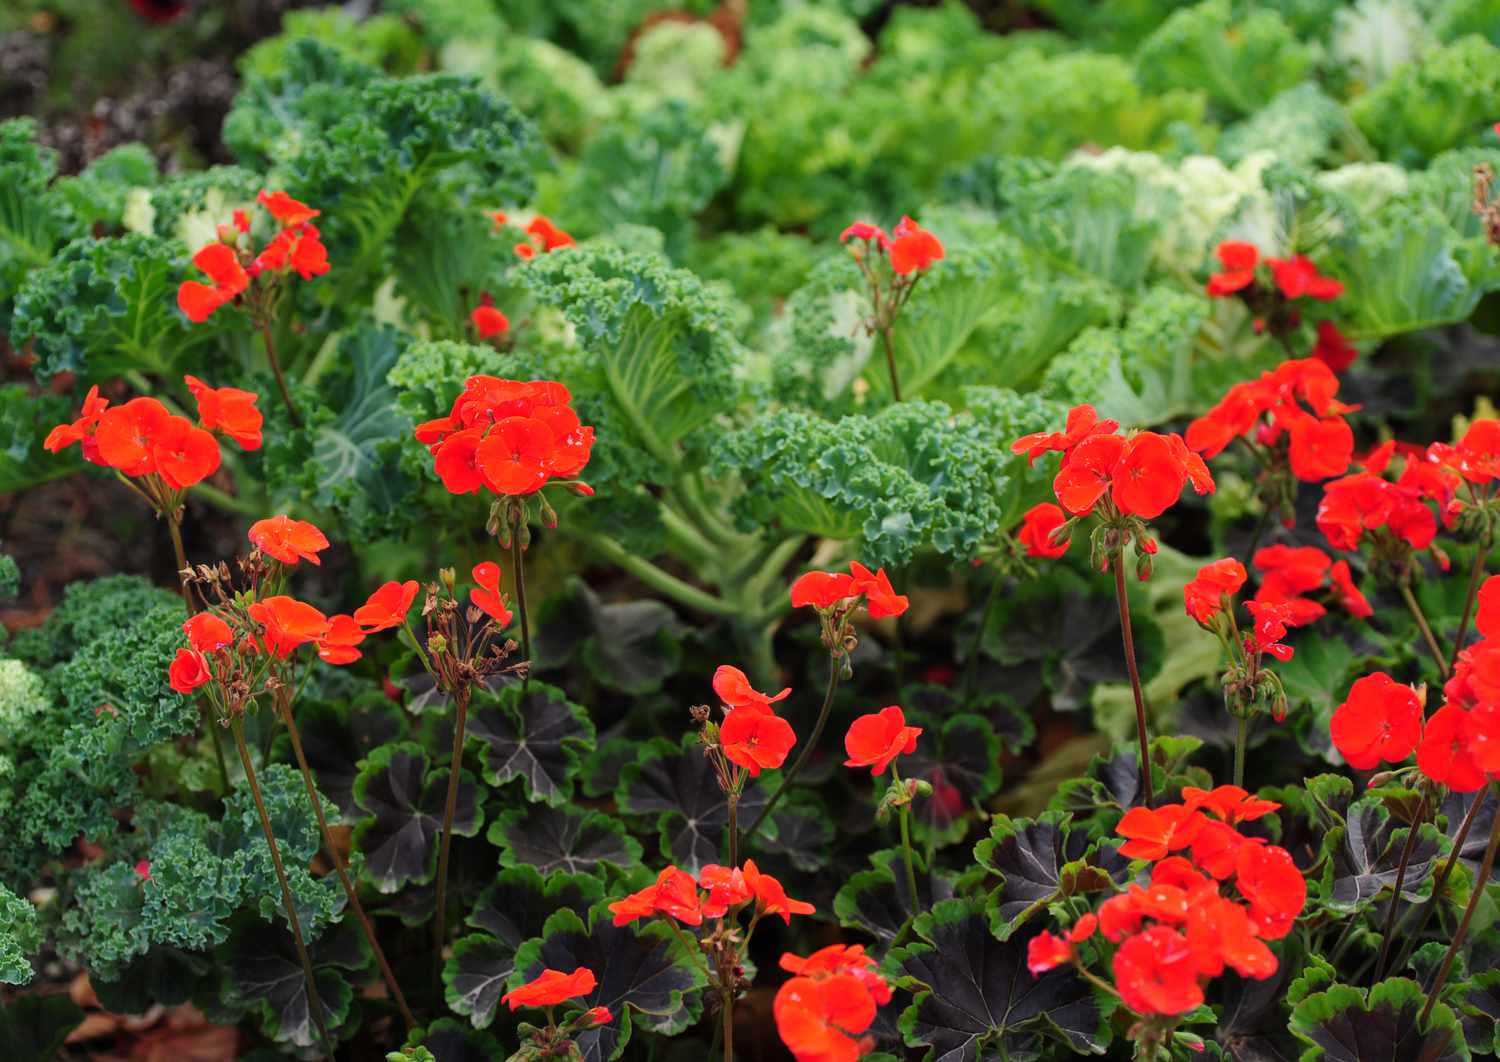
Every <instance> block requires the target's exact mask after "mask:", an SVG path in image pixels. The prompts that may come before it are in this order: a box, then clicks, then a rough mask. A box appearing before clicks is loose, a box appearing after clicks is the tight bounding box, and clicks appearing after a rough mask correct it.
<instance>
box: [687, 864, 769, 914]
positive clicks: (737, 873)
mask: <svg viewBox="0 0 1500 1062" xmlns="http://www.w3.org/2000/svg"><path fill="white" fill-rule="evenodd" d="M698 886H699V888H702V889H704V890H705V891H707V893H708V899H706V900H704V901H703V917H704V918H723V917H724V915H726V914H728V913H729V909H730V908H731V907H738V906H739V905H740V904H742V903H744V902H745V901H747V900H749V899H750V898H751V897H752V896H754V895H755V894H754V893H753V892H751V891H750V886H749V885H748V884H746V883H745V873H744V871H742V870H740V868H739V867H721V866H719V865H718V864H717V863H709V864H707V865H706V866H704V868H703V869H702V870H700V871H698Z"/></svg>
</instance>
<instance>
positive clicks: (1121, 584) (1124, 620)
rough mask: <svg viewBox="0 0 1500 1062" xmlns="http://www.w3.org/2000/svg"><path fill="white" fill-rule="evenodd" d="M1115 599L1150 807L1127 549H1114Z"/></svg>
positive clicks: (1147, 741) (1148, 765)
mask: <svg viewBox="0 0 1500 1062" xmlns="http://www.w3.org/2000/svg"><path fill="white" fill-rule="evenodd" d="M1114 568H1115V601H1116V602H1117V603H1118V605H1119V607H1120V638H1121V640H1122V641H1123V643H1124V646H1125V670H1126V671H1127V672H1129V673H1130V691H1131V693H1133V694H1134V695H1135V732H1136V737H1137V738H1138V739H1139V741H1140V745H1141V753H1140V755H1141V794H1142V803H1143V804H1144V805H1145V806H1146V807H1148V808H1149V807H1150V806H1151V801H1152V788H1151V739H1150V737H1149V736H1147V733H1146V694H1145V693H1144V692H1143V691H1142V689H1141V672H1140V669H1139V668H1137V667H1136V663H1135V637H1134V635H1133V634H1132V633H1131V630H1130V598H1129V597H1128V596H1126V593H1125V549H1124V547H1123V546H1122V547H1121V548H1119V549H1117V550H1115V557H1114Z"/></svg>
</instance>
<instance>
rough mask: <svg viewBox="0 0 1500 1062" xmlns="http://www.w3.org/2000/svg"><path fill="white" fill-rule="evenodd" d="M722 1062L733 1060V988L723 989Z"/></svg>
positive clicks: (731, 1061) (732, 1061)
mask: <svg viewBox="0 0 1500 1062" xmlns="http://www.w3.org/2000/svg"><path fill="white" fill-rule="evenodd" d="M724 1062H734V989H732V988H726V989H724Z"/></svg>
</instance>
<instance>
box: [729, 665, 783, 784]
mask: <svg viewBox="0 0 1500 1062" xmlns="http://www.w3.org/2000/svg"><path fill="white" fill-rule="evenodd" d="M713 684H714V692H715V693H716V694H718V695H719V700H720V702H721V703H722V704H723V705H724V706H725V707H726V708H727V709H728V710H729V714H728V715H726V716H725V717H724V721H723V722H722V723H720V724H719V747H720V748H722V749H723V750H724V756H725V757H726V758H727V759H728V760H729V762H730V763H733V764H735V765H736V766H738V767H743V768H744V769H745V770H747V771H749V772H750V776H751V777H752V778H753V777H756V776H757V775H759V774H760V772H761V771H762V770H775V769H776V768H777V767H780V766H781V765H782V764H783V763H785V762H786V757H787V754H788V753H789V752H791V751H792V746H793V745H795V744H796V743H797V735H796V733H795V732H794V731H793V730H792V725H791V724H790V723H788V722H787V721H786V720H785V719H782V718H781V717H780V716H778V715H777V714H776V711H775V709H773V708H772V707H771V705H773V704H775V703H776V702H777V701H780V700H783V699H785V698H786V697H787V696H788V695H789V694H790V693H791V692H792V690H791V687H787V688H786V689H784V690H782V691H781V692H780V693H778V694H776V695H775V696H774V697H772V696H768V695H766V694H764V693H761V692H760V691H759V690H757V689H755V687H753V686H751V685H750V679H749V678H748V677H747V676H746V675H745V673H744V672H743V671H741V670H740V669H739V668H737V667H731V666H729V665H728V664H722V665H720V667H719V669H718V670H717V671H715V672H714V680H713Z"/></svg>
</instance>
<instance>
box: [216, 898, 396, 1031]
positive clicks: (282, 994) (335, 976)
mask: <svg viewBox="0 0 1500 1062" xmlns="http://www.w3.org/2000/svg"><path fill="white" fill-rule="evenodd" d="M308 952H309V954H310V955H311V957H312V964H313V976H314V977H315V978H316V979H317V982H318V996H319V999H320V1001H321V1002H322V1004H323V1022H324V1025H325V1026H326V1027H327V1028H328V1030H329V1032H330V1033H336V1032H337V1030H338V1029H339V1027H340V1026H342V1025H343V1024H344V1022H345V1020H346V1019H347V1018H348V1017H349V1008H350V1004H351V1003H352V1002H353V999H354V992H353V990H352V989H351V988H350V986H349V982H348V980H347V979H346V978H345V976H344V975H345V972H346V971H354V970H360V969H363V968H364V967H365V966H367V965H368V964H369V962H370V951H369V945H368V944H366V943H365V938H364V936H363V935H362V934H361V933H360V931H359V930H358V929H357V928H356V927H355V926H354V924H353V923H352V922H341V923H340V924H338V925H337V926H335V927H333V928H332V929H330V930H329V931H328V932H327V933H325V934H323V936H322V937H321V938H319V939H318V940H317V941H316V942H315V943H310V944H309V945H308ZM225 967H226V969H227V974H228V985H227V986H226V993H225V1002H226V1003H228V1004H229V1005H231V1006H235V1007H241V1008H256V1007H258V1008H259V1010H260V1013H261V1027H262V1028H263V1029H264V1030H265V1032H266V1035H268V1036H270V1037H271V1038H272V1039H274V1040H276V1041H278V1042H281V1043H292V1044H295V1045H297V1046H298V1047H310V1046H312V1045H313V1044H315V1043H316V1042H317V1039H318V1030H317V1026H316V1025H315V1024H314V1023H313V1020H312V1011H311V1009H310V1008H309V1006H308V1000H307V981H306V978H305V977H304V976H303V972H302V963H301V961H300V960H299V959H298V957H297V949H296V945H295V943H294V942H293V940H292V935H291V933H289V932H286V931H283V930H281V929H280V928H277V929H275V930H273V931H267V930H266V928H265V927H264V926H259V925H253V924H248V923H247V925H246V926H245V927H243V928H242V929H241V930H240V931H239V932H237V933H236V934H235V935H234V936H233V937H231V938H230V941H229V943H228V945H227V946H226V958H225Z"/></svg>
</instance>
